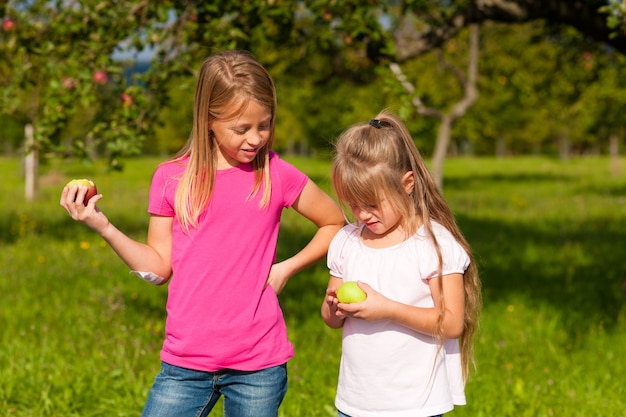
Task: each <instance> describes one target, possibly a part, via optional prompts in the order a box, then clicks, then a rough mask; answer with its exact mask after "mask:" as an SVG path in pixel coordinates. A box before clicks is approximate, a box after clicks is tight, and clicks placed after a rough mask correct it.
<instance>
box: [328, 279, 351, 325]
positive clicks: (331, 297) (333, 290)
mask: <svg viewBox="0 0 626 417" xmlns="http://www.w3.org/2000/svg"><path fill="white" fill-rule="evenodd" d="M342 282H343V280H342V279H341V278H337V277H333V276H331V277H330V279H329V280H328V286H327V287H326V296H325V297H324V302H323V303H322V319H324V323H326V325H327V326H328V327H331V328H333V329H338V328H340V327H343V322H344V320H345V318H346V317H345V315H344V314H343V313H341V312H338V311H337V304H338V303H339V301H338V300H337V289H338V288H339V286H340V285H341V283H342Z"/></svg>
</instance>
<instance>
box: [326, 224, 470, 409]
mask: <svg viewBox="0 0 626 417" xmlns="http://www.w3.org/2000/svg"><path fill="white" fill-rule="evenodd" d="M432 226H433V231H434V233H435V236H436V237H437V241H438V243H439V246H440V248H441V253H442V256H443V275H448V274H455V273H460V274H463V273H464V272H465V270H466V269H467V267H468V266H469V262H470V260H469V257H468V255H467V253H466V252H465V250H464V249H463V248H462V246H461V245H459V244H458V242H457V241H456V240H455V239H454V237H453V236H452V234H450V232H449V231H448V230H447V229H445V228H444V227H443V226H441V225H440V224H438V223H435V222H433V224H432ZM360 233H361V231H360V229H359V228H358V227H357V226H356V225H354V224H351V225H348V226H345V227H344V228H343V229H342V230H341V231H340V232H339V233H338V234H337V236H335V238H334V239H333V241H332V243H331V245H330V248H329V250H328V268H329V269H330V274H331V275H332V276H335V277H338V278H342V279H343V281H344V282H346V281H362V282H365V283H367V284H369V285H370V286H371V287H372V288H373V289H375V290H376V291H378V292H380V293H381V294H383V295H384V296H385V297H387V298H390V299H392V300H396V301H399V302H402V303H405V304H409V305H413V306H417V307H433V306H434V303H433V300H432V297H431V292H430V287H429V286H428V280H429V279H430V278H432V277H435V276H436V275H437V269H438V261H437V255H436V252H435V247H434V245H433V242H432V241H431V239H429V238H428V237H427V236H426V233H425V231H424V230H423V229H422V228H421V229H420V230H418V231H417V233H416V234H415V235H413V236H411V237H410V238H409V239H407V240H406V241H404V242H402V243H400V244H398V245H395V246H391V247H388V248H383V249H374V248H370V247H367V246H365V245H364V244H363V242H362V241H361V239H360ZM464 404H465V393H464V381H463V376H462V368H461V358H460V352H459V343H458V340H457V339H452V340H446V341H445V344H444V347H443V348H442V349H439V345H438V343H437V340H436V339H435V338H433V337H429V336H426V335H424V334H422V333H418V332H415V331H412V330H410V329H408V328H407V327H405V326H402V325H400V324H397V323H395V322H392V321H388V320H381V321H374V322H370V321H365V320H361V319H354V318H347V319H346V321H345V323H344V326H343V342H342V355H341V365H340V369H339V383H338V387H337V396H336V399H335V406H336V407H337V408H338V409H339V410H341V411H342V412H343V413H345V414H348V415H350V416H352V417H375V416H376V417H383V416H384V417H405V416H406V417H421V416H424V417H427V416H433V415H437V414H442V413H445V412H448V411H450V410H452V409H453V408H454V405H464Z"/></svg>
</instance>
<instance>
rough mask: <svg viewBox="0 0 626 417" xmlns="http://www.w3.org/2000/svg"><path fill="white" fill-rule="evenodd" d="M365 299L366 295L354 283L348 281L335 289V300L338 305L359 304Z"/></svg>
mask: <svg viewBox="0 0 626 417" xmlns="http://www.w3.org/2000/svg"><path fill="white" fill-rule="evenodd" d="M366 298H367V294H365V292H364V291H363V290H362V289H361V288H359V285H358V284H357V283H356V281H348V282H344V283H343V284H341V286H340V287H339V289H337V299H338V300H339V302H340V303H345V304H351V303H360V302H361V301H364V300H365V299H366Z"/></svg>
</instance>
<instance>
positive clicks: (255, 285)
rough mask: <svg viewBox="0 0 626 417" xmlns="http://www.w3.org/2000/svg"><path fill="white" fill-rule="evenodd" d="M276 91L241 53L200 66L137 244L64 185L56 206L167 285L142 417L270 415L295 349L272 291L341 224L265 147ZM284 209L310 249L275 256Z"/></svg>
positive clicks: (143, 273)
mask: <svg viewBox="0 0 626 417" xmlns="http://www.w3.org/2000/svg"><path fill="white" fill-rule="evenodd" d="M275 116H276V92H275V87H274V83H273V81H272V78H271V77H270V75H269V73H268V72H267V71H266V69H265V68H264V67H263V66H262V65H261V64H260V63H259V62H258V61H257V60H256V59H255V58H254V57H252V56H251V55H250V54H249V53H247V52H244V51H226V52H222V53H218V54H215V55H213V56H211V57H209V58H208V59H207V60H205V62H204V63H203V64H202V66H201V68H200V73H199V79H198V83H197V88H196V95H195V101H194V124H193V130H192V132H191V135H190V138H189V141H188V142H187V144H186V145H185V147H184V148H183V149H182V150H181V151H180V152H179V154H178V155H176V156H175V157H174V158H172V159H171V160H169V161H167V162H164V163H162V164H161V165H159V167H158V168H157V169H156V171H155V172H154V175H153V179H152V185H151V188H150V200H149V205H148V211H149V213H150V215H151V216H150V223H149V228H148V237H147V242H146V243H141V242H138V241H135V240H133V239H131V238H129V237H128V236H126V235H125V234H124V233H122V232H121V231H120V230H118V229H117V228H116V227H115V226H114V225H113V224H112V223H110V222H109V220H108V219H107V217H106V216H105V215H104V214H103V213H102V212H101V211H100V209H99V208H98V207H97V206H96V204H97V202H98V201H99V200H100V199H101V198H102V195H97V196H95V197H93V198H91V199H90V200H89V201H88V204H87V205H84V204H83V200H84V197H85V195H86V192H87V189H86V187H77V186H74V187H69V188H68V187H65V188H64V189H63V192H62V195H61V201H60V203H61V206H63V208H65V210H66V211H67V212H68V213H69V214H70V215H71V217H72V218H73V219H74V220H77V221H80V222H82V223H84V224H86V225H87V226H89V227H90V228H92V229H93V230H95V231H96V232H98V233H99V234H100V235H101V236H102V237H103V238H104V239H105V241H106V242H107V243H108V244H109V245H110V246H111V247H112V248H113V250H115V252H116V253H117V254H118V255H119V256H120V258H121V259H122V260H123V261H124V262H125V263H126V264H127V265H128V266H129V267H130V268H131V270H132V271H133V272H134V273H135V274H136V275H138V276H139V277H141V278H143V279H144V280H146V281H149V282H152V283H154V284H157V285H161V284H164V283H168V299H167V321H166V327H165V340H164V342H163V348H162V350H161V362H162V368H161V372H160V373H159V374H158V375H157V376H156V378H155V382H154V384H153V386H152V389H151V391H150V395H149V397H148V400H147V402H146V405H145V407H144V410H143V414H142V415H143V416H151V417H152V416H162V417H176V416H181V417H186V416H206V415H208V414H209V412H210V411H211V410H212V408H213V407H214V405H215V404H216V402H217V400H218V399H219V398H220V396H222V395H223V396H224V414H225V415H230V416H239V417H246V416H250V417H270V416H277V414H278V407H279V405H280V403H281V402H282V399H283V398H284V395H285V393H286V389H287V373H286V363H287V361H288V360H289V359H290V358H291V357H292V356H293V347H292V345H291V343H290V342H289V340H288V338H287V330H286V326H285V322H284V319H283V315H282V311H281V309H280V306H279V303H278V299H277V294H278V293H280V291H281V290H282V289H283V287H284V286H285V284H286V283H287V281H288V280H289V278H290V277H292V276H293V275H294V274H296V273H297V272H299V271H300V270H302V269H303V268H305V267H306V266H308V265H310V264H312V263H313V262H315V261H317V260H319V259H321V258H322V257H323V256H324V255H325V254H326V251H327V249H328V245H329V243H330V241H331V239H332V237H333V236H334V235H335V234H336V232H337V231H338V230H339V229H340V228H341V227H342V226H343V224H344V217H343V214H342V212H341V210H340V208H339V207H338V206H337V204H336V203H335V202H334V201H333V200H332V199H331V198H330V197H329V196H328V195H326V194H325V193H324V192H323V191H321V190H320V189H319V188H318V187H317V186H316V185H315V184H314V183H313V182H312V181H311V180H310V179H308V177H307V176H306V175H305V174H303V173H302V172H300V171H299V170H297V169H296V168H295V167H293V166H292V165H290V164H288V163H286V162H285V161H283V160H281V159H280V158H279V157H278V155H277V154H275V153H274V152H272V151H271V150H270V148H271V145H272V141H273V139H274V126H275V122H276V117H275ZM288 207H293V209H294V210H296V211H297V212H298V213H300V214H301V215H302V216H304V217H305V218H307V219H309V220H311V221H312V222H313V223H314V224H315V225H317V227H318V231H317V232H316V234H315V235H314V236H313V238H312V239H311V241H310V242H309V244H308V245H306V246H305V247H304V248H303V249H302V250H300V251H299V252H298V253H296V254H295V255H294V256H292V257H291V258H288V259H286V260H284V261H282V262H278V263H275V262H276V242H277V236H278V229H279V225H280V217H281V213H282V211H283V210H284V209H285V208H288Z"/></svg>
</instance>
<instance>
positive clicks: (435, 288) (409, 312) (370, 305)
mask: <svg viewBox="0 0 626 417" xmlns="http://www.w3.org/2000/svg"><path fill="white" fill-rule="evenodd" d="M441 279H443V293H444V297H445V305H446V308H445V312H444V318H443V336H444V337H445V338H447V339H454V338H457V337H459V336H460V335H461V334H462V333H463V324H464V309H465V294H464V288H463V275H462V274H450V275H445V276H443V277H442V278H441ZM438 280H439V278H432V279H431V280H430V282H429V285H430V289H431V292H432V295H433V300H435V307H434V308H423V307H415V306H411V305H407V304H403V303H400V302H397V301H394V300H390V299H389V298H387V297H385V296H383V295H382V294H380V293H379V292H377V291H375V290H374V289H373V288H372V287H370V286H369V285H367V284H365V283H361V282H359V287H361V289H362V290H363V291H365V292H366V294H367V298H366V299H365V301H362V302H360V303H354V304H343V303H340V304H338V311H339V312H341V313H343V314H345V315H346V316H348V317H355V318H359V319H363V320H369V321H374V320H393V321H395V322H397V323H399V324H401V325H403V326H406V327H408V328H410V329H412V330H415V331H417V332H420V333H424V334H427V335H434V334H436V333H437V323H438V318H439V305H438V304H439V301H438V300H439V294H440V290H439V285H438V282H437V281H438Z"/></svg>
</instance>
